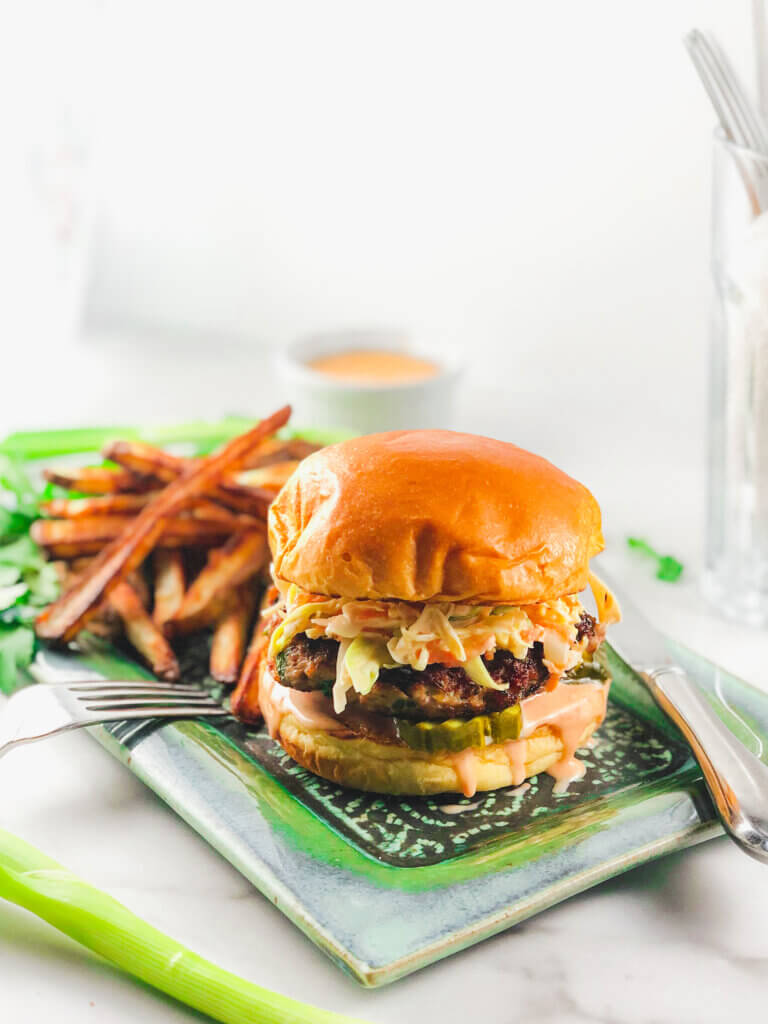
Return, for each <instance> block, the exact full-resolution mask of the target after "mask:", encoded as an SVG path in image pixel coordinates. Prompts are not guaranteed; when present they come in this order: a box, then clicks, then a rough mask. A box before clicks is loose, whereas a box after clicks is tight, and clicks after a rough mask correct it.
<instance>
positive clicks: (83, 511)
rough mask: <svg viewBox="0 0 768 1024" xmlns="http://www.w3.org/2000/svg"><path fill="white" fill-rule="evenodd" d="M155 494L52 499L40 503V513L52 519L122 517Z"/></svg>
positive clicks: (139, 506) (137, 509)
mask: <svg viewBox="0 0 768 1024" xmlns="http://www.w3.org/2000/svg"><path fill="white" fill-rule="evenodd" d="M155 496H156V492H153V491H148V492H147V493H146V494H104V495H102V496H100V497H98V498H53V499H52V500H51V501H43V502H41V503H40V511H41V512H44V513H45V514H46V515H47V516H52V517H53V518H54V519H83V518H86V517H89V516H124V515H131V514H133V513H134V512H138V511H139V510H140V509H142V508H144V506H145V505H148V504H149V502H150V501H151V500H152V499H153V498H154V497H155Z"/></svg>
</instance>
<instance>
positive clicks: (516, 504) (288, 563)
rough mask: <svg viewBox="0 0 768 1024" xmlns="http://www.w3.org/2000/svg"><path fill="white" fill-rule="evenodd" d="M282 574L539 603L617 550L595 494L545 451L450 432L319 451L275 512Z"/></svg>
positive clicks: (408, 597)
mask: <svg viewBox="0 0 768 1024" xmlns="http://www.w3.org/2000/svg"><path fill="white" fill-rule="evenodd" d="M269 541H270V546H271V548H272V556H273V559H274V568H275V574H276V576H277V577H278V578H279V579H282V580H285V581H286V582H289V583H295V584H297V585H298V586H299V587H301V588H302V589H303V590H308V591H312V592H314V593H320V594H328V595H332V596H338V597H349V598H391V599H396V600H402V601H457V600H460V601H469V602H476V603H479V602H486V603H492V602H504V603H510V604H534V603H537V602H539V601H548V600H552V599H553V598H556V597H561V596H563V595H564V594H572V593H577V592H578V591H580V590H583V588H584V587H585V586H586V584H587V571H588V563H589V559H590V558H591V557H592V556H593V555H596V554H597V553H598V552H599V551H601V550H602V548H603V537H602V533H601V528H600V509H599V506H598V504H597V502H596V501H595V499H594V498H593V497H592V495H591V494H590V492H589V491H588V490H587V489H586V488H585V487H583V486H582V485H581V484H579V483H577V482H576V481H575V480H572V479H571V478H570V477H569V476H566V474H565V473H563V472H561V471H560V470H559V469H556V468H555V466H553V465H552V464H551V463H549V462H547V461H546V460H545V459H542V458H540V457H539V456H537V455H532V454H531V453H530V452H526V451H524V450H523V449H522V448H517V447H515V446H514V445H511V444H506V443H505V442H503V441H493V440H490V439H489V438H485V437H476V436H474V435H472V434H457V433H452V432H450V431H444V430H414V431H398V432H393V433H388V434H371V435H368V436H366V437H360V438H355V439H353V440H351V441H344V442H343V443H342V444H338V445H333V446H332V447H330V448H324V449H322V450H321V451H319V452H316V453H315V454H314V455H310V456H309V458H307V459H305V460H304V461H303V462H302V463H301V465H300V466H299V468H298V469H297V470H296V472H295V473H294V474H293V476H292V477H291V478H290V479H289V480H288V482H287V483H286V484H285V486H284V487H283V489H282V490H281V491H280V493H279V494H278V496H277V498H276V499H275V501H274V502H273V503H272V506H271V507H270V510H269Z"/></svg>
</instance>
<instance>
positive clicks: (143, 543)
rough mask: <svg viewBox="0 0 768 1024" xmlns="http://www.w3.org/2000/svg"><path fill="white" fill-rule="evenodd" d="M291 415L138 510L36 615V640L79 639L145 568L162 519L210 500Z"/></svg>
mask: <svg viewBox="0 0 768 1024" xmlns="http://www.w3.org/2000/svg"><path fill="white" fill-rule="evenodd" d="M290 414H291V409H290V406H285V407H283V408H282V409H279V410H278V411H277V412H276V413H273V414H272V415H271V416H268V417H267V418H266V419H264V420H262V421H261V423H259V424H258V426H256V427H254V428H253V429H252V430H249V431H248V432H247V433H245V434H242V435H241V436H240V437H236V438H235V439H234V440H232V441H230V442H229V443H228V444H226V445H225V446H224V447H223V448H222V449H221V450H220V451H219V452H218V453H216V454H215V455H210V456H208V457H207V458H205V459H202V460H201V462H200V464H199V465H198V466H197V467H195V468H194V469H193V470H189V471H187V472H186V473H185V474H184V475H183V476H181V477H180V478H179V479H178V480H175V481H174V482H173V483H171V484H169V485H168V487H166V489H165V490H164V491H162V493H161V494H160V495H159V496H158V497H157V498H155V500H154V501H152V502H150V504H149V505H147V506H146V508H144V509H142V510H141V512H139V514H138V516H136V519H135V520H134V521H133V522H132V523H131V525H130V527H129V528H128V529H126V530H125V532H124V533H123V534H122V535H121V536H120V537H118V538H116V539H115V540H114V541H112V542H111V543H110V544H109V546H108V547H107V548H105V549H104V550H103V551H102V552H101V553H100V554H99V555H98V556H97V558H96V559H95V560H94V563H93V565H92V566H91V567H90V569H88V570H86V572H85V573H84V575H83V576H82V577H81V578H80V579H79V580H78V581H77V583H75V585H74V586H73V587H72V588H71V589H70V590H68V591H67V592H66V593H65V594H63V595H62V596H61V597H60V598H58V600H56V601H54V602H53V604H51V605H49V606H48V607H47V608H46V609H45V611H44V612H43V613H42V614H41V615H40V616H39V617H38V619H37V623H36V626H37V633H38V636H40V637H41V638H43V639H46V640H59V641H66V640H71V639H72V638H73V637H74V636H76V635H77V633H78V631H79V630H80V629H81V628H82V627H83V626H84V625H85V623H86V622H87V621H88V619H89V617H90V616H91V615H93V614H94V611H95V609H96V608H98V606H99V605H100V604H101V602H102V601H103V600H104V598H105V597H107V596H108V595H109V593H110V591H111V590H112V589H113V588H114V587H115V586H117V584H118V583H120V582H122V581H123V580H124V579H125V577H126V576H127V575H128V573H129V572H131V571H132V570H133V569H135V568H137V567H138V566H139V565H141V563H142V562H143V561H144V559H145V558H146V557H147V555H148V554H149V553H150V551H151V550H152V549H153V548H154V547H155V546H156V544H157V541H158V540H159V538H160V536H161V534H162V532H163V527H164V520H165V519H167V518H169V517H170V516H174V515H176V514H177V513H178V512H180V511H181V510H182V509H183V508H186V507H188V506H189V505H190V504H191V503H192V502H193V501H194V500H195V499H196V498H199V497H201V496H203V495H206V496H209V495H210V491H211V490H212V489H213V488H215V486H216V485H217V484H218V483H219V481H220V480H221V477H222V476H223V475H224V474H225V473H228V472H234V471H236V470H238V469H240V468H241V466H242V465H243V463H244V462H245V461H246V459H247V458H248V457H249V455H250V454H251V452H252V451H253V449H254V448H255V447H256V446H257V445H258V444H259V442H260V441H261V440H262V438H264V437H269V436H270V435H271V434H273V433H274V432H275V431H276V430H278V429H279V428H280V427H282V426H283V425H284V424H285V423H286V421H287V420H288V417H289V416H290Z"/></svg>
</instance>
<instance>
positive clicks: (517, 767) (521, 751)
mask: <svg viewBox="0 0 768 1024" xmlns="http://www.w3.org/2000/svg"><path fill="white" fill-rule="evenodd" d="M503 746H504V753H505V754H506V755H507V760H508V761H509V770H510V771H511V772H512V785H513V786H519V785H520V784H521V783H523V782H525V743H524V742H523V741H522V740H508V741H507V742H506V743H504V744H503Z"/></svg>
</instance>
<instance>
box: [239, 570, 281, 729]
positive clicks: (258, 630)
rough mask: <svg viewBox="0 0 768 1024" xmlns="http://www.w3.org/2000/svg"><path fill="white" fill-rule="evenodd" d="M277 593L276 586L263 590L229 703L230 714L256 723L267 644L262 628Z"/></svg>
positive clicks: (259, 716)
mask: <svg viewBox="0 0 768 1024" xmlns="http://www.w3.org/2000/svg"><path fill="white" fill-rule="evenodd" d="M277 599H278V593H277V588H276V587H268V588H267V589H266V591H265V592H264V596H263V597H262V599H261V605H260V607H259V615H258V617H257V619H256V623H255V625H254V627H253V635H252V636H251V642H250V644H249V646H248V653H247V654H246V656H245V661H244V662H243V667H242V669H241V670H240V678H239V679H238V681H237V688H236V689H235V692H234V693H233V694H232V699H231V701H230V705H231V708H232V714H233V715H235V716H236V717H237V718H240V719H241V720H243V721H245V722H250V723H252V724H253V725H258V723H259V722H261V721H262V720H263V717H264V716H263V715H262V713H261V708H260V707H259V686H258V673H259V665H260V664H261V659H262V655H263V653H264V649H265V647H266V644H267V638H266V636H265V635H264V630H265V627H266V624H267V621H268V620H267V615H266V613H267V612H268V609H269V608H270V607H271V606H272V605H273V604H274V603H275V602H276V601H277Z"/></svg>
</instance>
